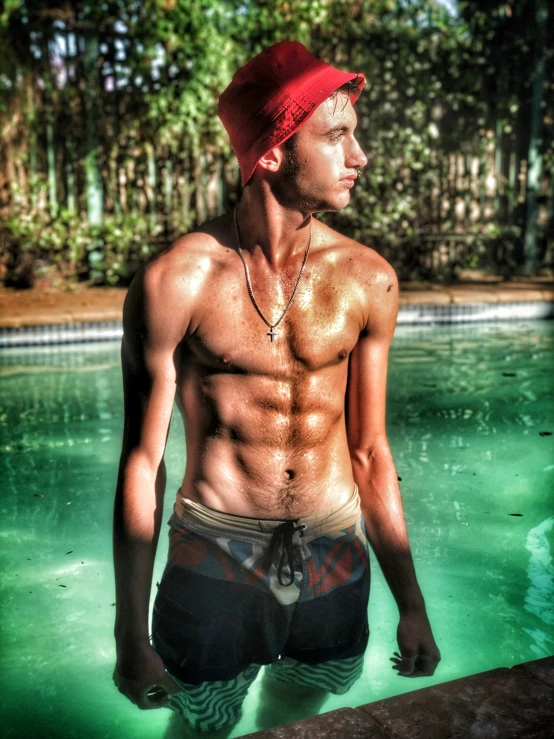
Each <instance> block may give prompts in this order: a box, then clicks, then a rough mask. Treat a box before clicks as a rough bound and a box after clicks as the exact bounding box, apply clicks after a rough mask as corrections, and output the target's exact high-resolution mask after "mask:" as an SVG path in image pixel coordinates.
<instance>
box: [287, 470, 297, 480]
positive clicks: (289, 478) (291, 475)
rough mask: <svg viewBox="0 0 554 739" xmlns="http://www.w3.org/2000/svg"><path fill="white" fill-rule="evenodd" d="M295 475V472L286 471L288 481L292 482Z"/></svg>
mask: <svg viewBox="0 0 554 739" xmlns="http://www.w3.org/2000/svg"><path fill="white" fill-rule="evenodd" d="M295 474H296V473H295V471H294V470H285V477H286V478H287V480H292V479H293V477H294V476H295Z"/></svg>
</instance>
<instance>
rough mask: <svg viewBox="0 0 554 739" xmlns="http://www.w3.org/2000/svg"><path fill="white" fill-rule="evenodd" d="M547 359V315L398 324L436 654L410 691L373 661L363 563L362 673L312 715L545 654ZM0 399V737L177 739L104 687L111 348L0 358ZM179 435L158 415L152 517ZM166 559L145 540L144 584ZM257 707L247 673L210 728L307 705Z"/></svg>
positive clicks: (403, 434)
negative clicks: (148, 569)
mask: <svg viewBox="0 0 554 739" xmlns="http://www.w3.org/2000/svg"><path fill="white" fill-rule="evenodd" d="M553 360H554V323H553V322H526V323H525V324H507V323H506V324H483V325H472V326H463V327H433V328H431V327H423V328H418V327H409V328H408V327H401V328H399V329H398V330H397V332H396V335H395V339H394V342H393V346H392V348H391V358H390V371H389V381H388V412H387V426H388V434H389V441H390V444H391V448H392V451H393V455H394V459H395V462H396V467H397V472H398V476H399V477H400V478H401V481H400V486H401V489H402V493H403V497H404V501H405V508H406V517H407V520H408V526H409V530H410V536H411V541H412V547H413V550H414V554H415V559H416V567H417V571H418V574H419V577H420V581H421V584H422V587H423V590H424V594H425V597H426V601H427V605H428V610H429V614H430V617H431V620H432V623H433V625H434V629H435V632H436V636H437V640H438V642H439V646H440V647H441V651H442V653H443V661H442V663H441V665H440V666H439V669H438V671H437V673H436V675H435V677H434V678H427V679H422V680H419V681H413V680H406V679H402V678H401V677H398V676H397V675H396V673H394V671H393V670H392V669H391V664H390V661H389V660H390V657H391V656H392V653H393V651H395V649H396V644H395V630H396V607H395V605H394V602H393V600H392V598H391V596H390V594H389V592H388V590H387V587H386V585H385V583H384V580H383V578H382V576H381V573H380V572H379V570H378V567H377V565H376V563H375V561H373V565H372V566H373V570H372V574H373V582H372V593H371V599H370V608H369V615H370V625H371V631H372V634H371V638H370V645H369V648H368V651H367V656H366V663H365V669H364V674H363V676H362V678H361V679H360V681H359V682H358V683H356V685H355V686H354V687H353V688H352V689H351V691H350V692H349V693H347V694H346V695H344V696H330V697H328V698H326V699H325V700H324V701H323V703H321V701H320V703H319V704H318V705H319V708H317V710H321V711H327V710H332V709H334V708H338V707H340V706H356V705H360V704H362V703H367V702H369V701H372V700H377V699H380V698H383V697H386V696H389V695H393V694H398V693H401V692H405V691H408V690H414V689H416V688H421V687H424V686H426V685H429V684H432V683H434V682H441V681H444V680H449V679H453V678H456V677H460V676H462V675H468V674H471V673H473V672H478V671H482V670H486V669H490V668H493V667H499V666H509V665H513V664H516V663H518V662H522V661H526V660H530V659H535V658H537V657H542V656H546V655H549V654H552V653H554V641H553V638H554V637H553V626H554V622H553V616H552V614H553V613H554V602H553V598H554V586H553V579H554V571H553V561H552V554H553V551H552V547H553V546H554V518H553V517H552V512H553V508H554V505H553V503H554V494H553V491H554V435H551V434H552V433H553V432H554V379H553V372H552V366H553V364H554V361H553ZM0 407H1V411H0V451H1V453H2V454H1V457H2V461H1V465H2V468H1V475H2V489H3V495H2V502H1V506H0V507H1V512H2V521H3V526H2V531H1V532H0V544H1V545H2V550H3V557H4V563H3V568H2V574H1V575H0V586H1V588H2V593H3V596H4V611H3V626H4V633H5V638H4V640H3V657H2V658H3V665H4V672H5V676H6V678H7V679H6V682H5V685H6V686H8V687H7V688H6V689H5V692H4V695H3V702H4V707H5V709H6V710H4V714H5V716H6V719H5V721H6V725H7V726H8V731H7V733H5V735H6V736H11V737H19V736H29V735H36V736H39V735H40V736H43V737H60V736H63V737H70V736H76V737H79V738H80V739H81V738H84V739H89V738H90V739H93V738H96V737H100V736H102V737H114V738H115V737H117V739H119V738H120V737H133V738H135V737H145V738H146V737H148V739H153V738H155V737H159V738H160V739H161V737H167V738H168V739H169V737H174V736H176V735H178V732H179V731H180V729H179V726H177V725H176V722H175V721H174V720H171V721H170V713H169V711H166V710H161V711H150V712H140V711H138V709H136V708H135V707H134V706H133V705H131V704H130V703H129V702H127V701H126V700H125V699H124V698H122V697H121V696H120V695H119V694H118V693H117V691H116V690H115V688H114V686H113V683H112V680H111V674H112V671H113V664H114V656H115V655H114V644H113V637H112V632H113V617H114V587H113V572H112V561H111V518H112V501H113V491H114V486H115V477H116V471H117V464H118V458H119V452H120V448H121V432H122V426H123V418H122V399H121V372H120V367H119V346H118V345H117V344H106V345H100V344H98V345H92V346H82V345H81V346H73V347H55V348H49V349H43V350H40V351H37V350H35V351H29V350H27V351H19V352H18V351H15V350H10V351H6V352H4V353H3V354H2V355H1V357H0ZM182 434H183V428H182V423H181V421H180V420H179V419H178V418H177V417H175V418H174V421H173V424H172V429H171V433H170V438H169V443H168V449H167V454H166V460H167V467H168V485H167V496H166V505H165V511H164V521H167V519H168V518H169V515H170V513H171V507H172V504H173V500H174V491H175V490H176V488H177V487H178V486H179V483H180V480H181V479H182V474H183V471H184V466H185V459H184V455H183V451H182V449H183V445H182ZM166 548H167V543H166V538H165V533H164V532H162V536H161V538H160V546H159V556H158V559H157V562H156V568H155V573H154V582H156V581H159V579H160V577H161V572H162V569H163V565H164V558H165V555H166ZM29 695H32V701H31V703H32V708H29V707H28V705H27V699H26V703H25V707H24V704H23V702H22V700H23V699H22V696H29ZM264 696H266V697H264ZM270 703H271V701H270V699H269V698H267V694H266V692H265V688H264V686H263V680H262V678H260V679H258V680H257V681H256V682H255V683H254V685H253V687H252V689H251V691H250V693H249V695H248V696H247V699H246V702H245V704H244V716H243V718H242V719H241V721H240V722H239V724H238V725H237V726H236V727H235V729H234V730H233V731H232V732H231V733H230V734H229V736H230V737H234V736H240V735H241V734H244V733H246V732H249V731H254V730H255V729H258V728H263V727H264V726H266V725H269V724H271V723H272V722H273V723H274V722H275V721H276V720H279V722H281V723H282V722H285V721H289V720H293V719H294V718H298V717H300V716H302V715H309V713H310V712H311V711H313V710H316V709H314V708H310V705H309V702H308V701H306V702H302V701H297V703H296V706H295V709H294V711H293V710H292V709H291V710H289V711H288V712H287V708H286V705H283V706H281V704H280V703H279V711H278V712H277V713H278V714H279V717H280V718H276V712H275V710H270V709H271V705H270ZM272 705H273V704H272Z"/></svg>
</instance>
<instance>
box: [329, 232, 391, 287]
mask: <svg viewBox="0 0 554 739" xmlns="http://www.w3.org/2000/svg"><path fill="white" fill-rule="evenodd" d="M321 225H322V226H323V228H324V229H325V231H324V235H325V240H326V241H327V242H328V243H329V244H330V245H331V248H332V249H333V250H336V255H337V256H339V258H340V260H341V262H342V263H343V265H344V268H345V269H346V270H347V271H348V272H350V273H351V274H352V275H353V276H355V277H357V278H358V279H359V280H361V281H362V282H363V283H364V284H379V283H387V286H388V285H389V284H391V283H392V284H394V285H397V284H398V282H397V278H396V273H395V271H394V268H393V267H392V265H391V264H390V263H389V262H388V261H387V260H386V259H385V258H384V257H382V256H381V255H380V254H379V253H378V252H377V251H376V250H375V249H374V248H373V246H372V245H371V244H369V243H360V242H359V241H356V240H354V239H351V238H349V237H348V236H345V235H344V234H341V233H339V232H338V231H335V230H333V229H331V228H329V226H327V225H324V224H321Z"/></svg>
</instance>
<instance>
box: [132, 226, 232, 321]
mask: <svg viewBox="0 0 554 739" xmlns="http://www.w3.org/2000/svg"><path fill="white" fill-rule="evenodd" d="M224 251H225V246H224V245H222V243H221V239H219V238H218V235H217V232H214V230H213V228H210V224H205V226H202V227H200V228H199V229H197V230H195V231H192V232H191V233H188V234H185V235H183V236H180V237H179V238H177V239H176V240H175V241H174V242H173V243H172V244H171V245H170V246H169V247H168V248H167V249H165V250H164V251H163V252H161V253H160V254H159V255H157V256H156V257H155V258H154V259H153V260H152V261H151V262H149V263H148V264H147V265H146V266H145V267H144V268H142V269H141V270H139V272H138V273H137V274H136V276H135V278H134V280H133V282H132V283H131V286H130V288H129V292H128V294H127V299H126V301H125V308H124V317H125V315H127V316H128V317H133V318H137V317H138V316H139V315H142V316H143V317H144V320H145V321H146V323H149V322H150V320H152V321H153V322H154V323H156V324H159V323H163V324H164V325H166V326H167V327H169V326H170V325H171V324H173V323H174V322H178V323H180V324H181V323H182V322H183V320H185V321H186V320H187V318H188V319H190V317H191V316H192V313H193V312H194V306H195V305H196V303H197V301H198V299H199V297H200V296H202V295H203V291H204V289H205V287H206V284H207V283H208V281H209V280H210V277H211V275H212V274H213V272H214V270H215V269H217V268H218V265H220V264H221V263H222V260H223V259H224V256H223V252H224Z"/></svg>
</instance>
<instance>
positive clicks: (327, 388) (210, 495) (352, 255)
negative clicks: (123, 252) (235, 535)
mask: <svg viewBox="0 0 554 739" xmlns="http://www.w3.org/2000/svg"><path fill="white" fill-rule="evenodd" d="M202 232H203V233H205V234H206V236H205V238H204V239H202V240H201V241H200V239H199V238H198V235H197V237H196V239H195V244H194V246H193V247H191V246H190V242H189V243H188V244H187V241H186V240H183V241H182V243H181V245H179V243H178V245H177V246H176V247H174V248H173V249H172V250H171V251H170V252H168V253H166V255H164V256H163V257H162V259H164V258H165V259H166V260H167V259H169V260H171V262H172V279H173V280H175V281H176V282H178V283H179V293H180V294H182V299H183V301H192V308H191V312H190V316H191V318H190V321H189V322H188V326H187V327H186V332H184V338H183V341H182V342H181V345H180V347H179V350H178V352H177V355H176V362H177V393H176V400H177V403H178V406H179V408H180V410H181V413H182V416H183V419H184V423H185V432H186V447H187V448H186V451H187V464H186V472H185V478H184V481H183V485H182V487H181V489H180V493H179V495H178V499H179V498H180V497H188V498H191V499H192V500H195V501H197V502H199V503H203V504H204V505H206V506H208V507H210V508H214V509H216V510H221V511H226V512H229V513H234V514H237V515H242V516H253V517H259V518H279V519H283V518H296V517H299V516H303V515H310V514H313V513H316V512H320V511H325V510H331V509H334V508H337V507H339V506H340V505H342V504H343V503H345V502H346V501H347V500H349V498H350V497H351V495H352V489H353V477H352V468H351V461H350V455H349V449H348V443H347V435H346V424H345V394H346V390H347V383H348V360H349V356H350V353H351V352H352V350H353V349H354V348H355V347H356V344H357V342H358V339H359V336H360V333H361V332H362V331H364V330H365V327H366V325H367V321H368V315H369V313H370V311H371V300H372V295H371V293H372V291H371V285H372V282H373V281H375V280H378V279H380V277H381V275H380V273H379V268H380V264H381V263H382V261H383V260H381V258H380V257H378V256H377V255H376V254H375V253H374V252H373V251H372V250H370V249H367V248H365V247H362V246H360V245H359V244H356V243H355V242H353V241H351V240H349V239H346V238H343V237H341V236H340V235H339V234H337V233H335V232H333V231H331V229H329V228H327V227H326V226H324V225H323V224H321V223H319V222H317V221H314V226H313V239H312V247H311V249H310V253H309V258H308V261H307V264H306V268H305V270H304V273H303V275H302V278H301V281H300V285H299V289H298V292H297V294H296V297H295V299H294V301H293V303H292V305H291V307H290V309H289V310H288V311H287V313H286V315H285V317H284V318H283V320H282V321H281V322H280V323H279V325H278V327H277V329H276V330H277V332H278V335H277V338H276V340H275V341H273V342H272V341H271V340H270V337H269V336H268V332H269V328H268V327H267V326H266V325H265V323H264V322H263V321H262V319H261V318H260V316H259V315H258V313H257V312H256V309H255V308H254V305H253V304H252V301H251V298H250V296H249V294H248V290H247V285H246V280H245V273H244V267H243V265H242V263H241V261H240V258H239V256H238V254H237V252H236V250H235V249H233V248H232V246H233V239H232V235H231V234H232V232H231V228H230V222H229V218H228V217H223V218H221V219H217V220H216V221H213V222H211V223H210V224H206V226H205V227H204V228H203V229H202ZM251 256H252V255H250V254H249V255H247V256H246V258H247V259H248V258H250V257H251ZM258 256H259V255H258ZM302 256H303V255H302V254H297V255H295V258H294V260H293V261H292V263H291V264H290V265H289V266H287V265H284V266H281V268H280V269H273V270H272V269H271V268H270V267H269V265H268V264H267V262H266V261H263V260H262V259H258V260H257V261H256V260H255V259H249V261H248V264H249V267H250V274H251V280H252V287H253V292H254V296H255V298H256V301H257V303H258V305H259V307H260V310H261V311H262V313H263V314H264V315H265V316H266V318H267V319H268V320H269V321H270V323H272V324H274V323H275V322H276V321H277V320H278V318H279V317H280V316H281V314H282V312H283V310H284V308H285V306H286V304H287V302H288V299H289V298H290V295H291V294H292V291H293V289H294V285H295V283H296V279H297V277H298V271H299V268H300V264H301V260H302ZM372 267H373V268H374V269H373V273H372ZM169 320H177V321H178V320H179V315H178V306H176V313H175V315H173V316H171V317H170V318H169Z"/></svg>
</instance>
